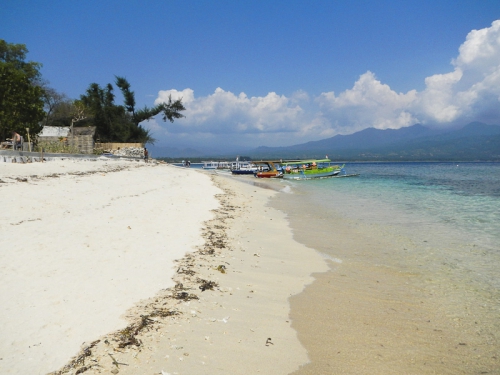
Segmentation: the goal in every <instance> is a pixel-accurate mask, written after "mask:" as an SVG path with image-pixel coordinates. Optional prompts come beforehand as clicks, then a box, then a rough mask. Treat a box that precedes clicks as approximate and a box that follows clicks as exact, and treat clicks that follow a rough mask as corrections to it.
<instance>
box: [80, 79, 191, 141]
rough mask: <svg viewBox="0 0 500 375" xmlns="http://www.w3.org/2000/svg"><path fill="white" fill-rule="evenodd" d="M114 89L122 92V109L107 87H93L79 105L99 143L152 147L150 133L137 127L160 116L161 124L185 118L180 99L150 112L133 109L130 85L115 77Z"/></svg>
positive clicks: (143, 109)
mask: <svg viewBox="0 0 500 375" xmlns="http://www.w3.org/2000/svg"><path fill="white" fill-rule="evenodd" d="M115 83H116V86H117V87H118V88H119V89H120V90H121V92H122V94H123V98H124V105H116V104H115V95H114V92H113V86H112V85H111V84H108V85H107V86H106V87H105V88H102V87H101V86H99V85H98V84H97V83H92V84H91V85H90V86H89V88H88V89H87V92H86V94H85V95H81V101H82V103H83V104H84V105H85V107H86V110H87V114H89V115H90V118H91V121H92V122H93V124H94V125H95V126H96V128H97V136H98V137H99V139H100V140H101V141H102V142H141V143H154V141H155V140H154V138H153V137H152V136H151V134H150V131H149V130H147V129H144V128H143V127H142V126H141V125H140V123H141V122H143V121H146V120H150V119H151V118H153V117H154V116H156V115H158V114H160V113H162V114H163V120H164V121H166V120H167V119H168V120H169V121H171V122H173V121H174V119H178V118H181V117H184V116H183V115H182V114H181V113H180V112H181V111H183V110H185V108H184V105H183V104H182V99H178V100H176V101H172V99H171V98H169V102H168V103H161V104H158V105H156V106H154V107H152V108H149V107H147V106H145V107H144V108H142V109H139V110H137V109H136V108H135V106H136V101H135V93H134V92H133V91H132V90H131V88H130V83H129V82H128V81H127V80H126V79H125V78H123V77H116V81H115Z"/></svg>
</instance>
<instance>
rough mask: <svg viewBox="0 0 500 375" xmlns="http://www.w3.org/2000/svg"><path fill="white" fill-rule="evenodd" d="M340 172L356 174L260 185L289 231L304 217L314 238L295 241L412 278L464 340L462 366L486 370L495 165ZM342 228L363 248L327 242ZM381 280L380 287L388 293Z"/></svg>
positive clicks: (497, 213) (497, 214)
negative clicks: (270, 193) (275, 192)
mask: <svg viewBox="0 0 500 375" xmlns="http://www.w3.org/2000/svg"><path fill="white" fill-rule="evenodd" d="M345 168H346V171H347V173H359V174H360V176H359V177H353V178H329V179H321V180H309V181H296V182H295V181H292V182H289V181H283V180H281V181H280V180H272V181H269V182H267V183H268V184H270V185H272V186H274V187H275V188H277V187H278V186H279V187H280V189H281V191H282V192H283V194H279V196H278V197H277V198H276V199H275V200H274V202H273V205H274V206H275V207H278V208H280V209H282V210H283V211H285V212H288V213H289V217H290V220H291V222H292V227H293V228H294V231H295V232H297V233H298V232H300V228H301V226H304V227H305V226H306V223H307V225H308V226H309V230H310V231H311V233H313V232H314V235H312V234H311V236H309V237H308V235H307V233H304V231H302V232H301V233H300V235H299V236H298V238H299V240H300V241H302V242H304V243H306V245H308V246H311V247H314V248H316V249H318V250H319V251H321V252H324V253H325V254H326V256H327V257H331V258H334V259H338V261H339V262H342V261H344V260H346V259H348V260H349V261H350V262H351V263H353V262H357V264H359V265H360V267H361V268H363V267H370V265H377V266H380V267H387V269H391V270H393V271H394V274H395V275H401V274H405V275H412V277H411V280H410V281H408V290H412V291H416V293H417V295H418V294H420V297H422V299H424V298H426V300H429V301H430V300H432V303H433V304H435V306H436V309H438V310H440V312H441V313H442V314H441V315H440V316H442V317H444V318H443V319H444V320H446V319H448V318H449V319H450V322H449V323H446V322H444V321H443V323H442V325H443V327H445V326H446V327H448V326H449V327H452V328H449V327H448V328H449V329H450V330H452V331H453V330H455V331H456V332H450V335H451V336H453V335H455V336H456V337H462V340H464V338H463V337H464V336H465V337H471V339H470V340H468V341H469V342H470V343H471V344H470V345H471V346H469V347H468V348H467V350H469V352H467V354H465V352H464V354H463V358H468V359H471V358H472V357H474V358H475V360H476V362H474V363H475V364H471V365H470V366H471V367H470V369H487V370H491V369H492V368H494V366H495V363H496V361H497V357H498V356H497V355H494V354H492V353H498V352H499V349H500V347H499V337H498V332H500V322H499V319H498V317H499V314H500V277H499V276H500V271H499V270H498V266H499V265H500V164H495V163H465V164H457V163H352V164H348V165H346V167H345ZM341 224H342V225H344V224H345V225H347V226H349V227H351V228H354V230H358V233H360V235H362V236H364V237H365V241H367V243H364V245H363V248H362V249H361V248H360V249H359V250H358V249H356V246H358V245H356V243H355V242H353V244H354V245H352V244H351V245H350V246H345V245H343V246H341V247H339V246H335V245H334V244H335V242H337V243H340V242H341V241H336V240H335V238H336V236H338V235H339V233H338V230H337V229H338V228H336V226H340V225H341ZM346 233H351V235H352V233H353V232H346ZM323 237H324V238H331V242H329V241H325V240H324V238H323ZM319 239H321V240H322V241H323V242H322V241H320V240H319ZM370 242H371V243H373V244H374V245H373V247H372V246H371V245H370ZM330 244H331V245H330ZM360 244H361V242H360ZM376 244H384V245H380V246H378V247H377V246H376ZM359 246H361V245H359ZM363 269H364V268H363ZM398 277H399V276H395V277H394V281H395V283H396V280H397V278H398ZM389 284H390V283H388V284H387V285H388V286H387V288H388V289H387V290H386V292H388V293H392V291H391V290H390V288H394V285H393V286H389ZM412 293H413V292H412ZM420 297H416V298H420ZM406 318H408V317H406ZM453 327H454V328H453ZM472 336H473V337H472ZM472 342H473V343H474V347H472ZM443 345H445V344H443ZM450 345H451V343H450ZM443 350H444V349H443ZM479 356H482V357H481V358H483V359H484V361H483V359H481V360H479V359H477V358H479ZM457 358H460V357H457ZM485 358H488V359H485ZM457 361H458V359H457ZM471 363H472V362H471ZM422 366H423V365H422ZM474 366H475V367H474ZM458 367H459V366H458V365H457V368H458ZM464 368H465V367H464ZM420 370H421V371H423V370H424V367H422V368H420ZM464 371H465V370H464ZM422 373H423V372H422ZM465 373H467V372H466V371H465ZM489 373H492V372H489Z"/></svg>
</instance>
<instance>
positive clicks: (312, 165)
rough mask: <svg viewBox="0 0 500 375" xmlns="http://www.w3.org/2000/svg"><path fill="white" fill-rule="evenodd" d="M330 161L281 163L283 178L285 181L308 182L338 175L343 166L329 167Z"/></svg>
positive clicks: (316, 160)
mask: <svg viewBox="0 0 500 375" xmlns="http://www.w3.org/2000/svg"><path fill="white" fill-rule="evenodd" d="M330 161H331V160H330V159H311V160H297V161H291V162H283V163H282V166H283V169H284V170H283V178H284V179H287V180H308V179H312V178H325V177H334V176H337V175H339V174H340V172H341V171H342V169H343V168H344V165H342V166H339V165H330Z"/></svg>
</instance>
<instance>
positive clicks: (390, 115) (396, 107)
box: [316, 72, 418, 133]
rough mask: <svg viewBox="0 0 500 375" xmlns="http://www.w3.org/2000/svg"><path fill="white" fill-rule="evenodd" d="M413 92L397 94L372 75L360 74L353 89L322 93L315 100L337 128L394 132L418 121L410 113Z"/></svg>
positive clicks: (346, 130) (413, 96) (413, 98)
mask: <svg viewBox="0 0 500 375" xmlns="http://www.w3.org/2000/svg"><path fill="white" fill-rule="evenodd" d="M416 95H417V93H416V91H414V90H412V91H409V92H408V93H406V94H402V93H399V94H398V93H396V92H395V91H393V90H391V88H390V87H389V86H388V85H385V84H382V83H381V82H380V81H379V80H377V79H376V77H375V75H374V74H373V73H372V72H366V73H365V74H363V75H361V76H360V77H359V79H358V81H357V82H356V83H355V84H354V86H353V88H352V89H350V90H346V91H344V92H342V93H340V94H339V95H338V96H336V95H335V93H334V92H327V93H322V94H321V95H320V96H319V97H318V98H317V99H316V101H317V102H318V104H319V105H320V107H321V108H322V109H323V111H324V116H325V117H326V118H330V119H333V120H334V121H335V125H336V127H339V128H340V127H342V128H343V132H347V133H351V132H353V131H356V130H361V129H364V128H367V127H375V128H378V129H397V128H400V127H403V126H409V125H413V124H414V123H415V122H417V121H418V119H417V118H415V117H414V115H412V114H411V113H410V112H409V108H410V106H411V104H412V103H413V102H414V101H415V100H416Z"/></svg>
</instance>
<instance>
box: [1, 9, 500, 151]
mask: <svg viewBox="0 0 500 375" xmlns="http://www.w3.org/2000/svg"><path fill="white" fill-rule="evenodd" d="M0 14H1V15H2V17H1V20H2V22H0V38H2V39H5V40H6V41H7V42H9V43H23V44H26V46H27V48H28V50H29V51H30V52H29V54H28V58H29V59H30V60H33V61H38V62H41V63H42V64H43V68H42V74H43V76H44V78H45V79H47V80H48V81H49V82H50V86H51V87H53V88H55V89H56V90H58V91H60V92H64V93H66V94H67V95H68V96H69V97H71V98H78V97H79V96H80V95H81V94H83V93H84V92H85V90H86V89H87V87H88V86H89V84H90V83H93V82H96V83H99V84H101V85H105V84H107V83H110V82H113V81H114V76H115V75H119V76H124V77H126V78H127V79H128V80H129V82H130V83H131V85H132V89H133V90H134V91H135V93H136V100H137V102H138V105H139V106H140V107H142V106H144V105H147V106H152V105H154V104H155V103H157V102H159V101H161V100H164V99H165V98H167V97H168V95H172V96H173V97H182V98H183V100H184V102H185V105H186V108H187V111H186V112H185V115H186V118H185V119H182V120H178V121H176V122H175V123H174V124H171V123H169V122H167V123H164V122H163V121H162V120H161V119H159V118H158V119H154V120H152V121H149V122H146V123H144V126H145V127H148V128H149V129H151V131H152V132H153V136H154V137H155V138H157V143H156V144H157V145H159V146H161V145H176V146H183V147H187V146H191V147H202V146H211V147H213V148H220V147H227V146H228V145H235V146H237V145H242V146H247V147H253V146H259V145H267V146H275V145H291V144H297V143H303V142H307V141H311V140H318V139H323V138H327V137H331V136H334V135H336V134H350V133H353V132H356V131H359V130H362V129H364V128H367V127H376V128H379V129H386V128H399V127H402V126H410V125H413V124H415V123H423V124H425V125H428V126H432V127H451V126H456V125H465V124H466V123H468V122H470V121H475V120H479V121H484V122H487V123H494V124H500V103H499V98H500V21H497V20H500V2H499V1H498V0H495V1H493V0H471V1H469V0H454V1H448V0H443V1H440V0H433V1H427V0H421V1H395V0H394V1H387V0H379V1H373V0H370V1H355V0H351V1H293V0H289V1H236V0H233V1H217V0H212V1H208V0H207V1H201V0H200V1H175V2H174V1H166V0H163V1H159V0H152V1H140V2H139V1H126V2H124V1H114V0H113V1H103V0H100V1H94V0H87V1H70V0H65V1H34V0H32V1H26V0H4V1H3V2H2V4H0ZM118 100H119V97H118Z"/></svg>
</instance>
